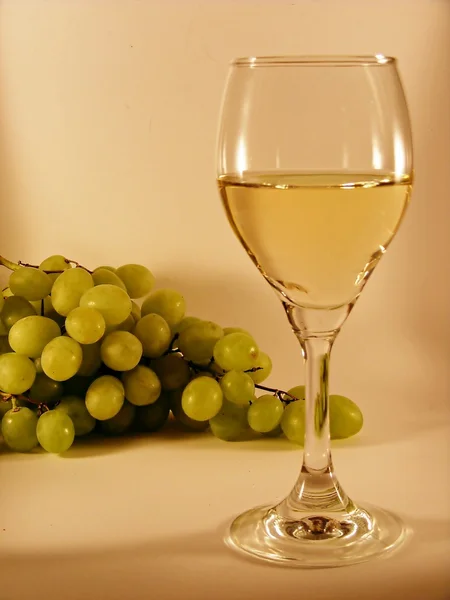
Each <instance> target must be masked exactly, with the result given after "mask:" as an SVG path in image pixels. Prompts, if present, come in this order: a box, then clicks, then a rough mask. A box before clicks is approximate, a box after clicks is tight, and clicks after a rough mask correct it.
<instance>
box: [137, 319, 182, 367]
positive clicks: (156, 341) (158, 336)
mask: <svg viewBox="0 0 450 600" xmlns="http://www.w3.org/2000/svg"><path fill="white" fill-rule="evenodd" d="M133 333H134V335H135V336H136V337H137V338H138V339H139V340H140V342H141V343H142V347H143V353H144V356H146V357H148V358H159V357H160V356H162V355H163V354H164V352H165V351H166V350H167V349H168V348H169V346H170V342H171V340H172V334H171V332H170V327H169V326H168V325H167V323H166V321H165V320H164V319H163V318H162V317H160V316H159V315H146V316H145V317H142V319H140V321H138V322H137V323H136V327H135V328H134V331H133Z"/></svg>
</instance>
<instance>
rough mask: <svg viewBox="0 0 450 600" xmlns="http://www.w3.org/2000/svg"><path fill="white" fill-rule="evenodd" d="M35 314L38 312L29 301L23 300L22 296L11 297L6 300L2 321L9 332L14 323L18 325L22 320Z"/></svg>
mask: <svg viewBox="0 0 450 600" xmlns="http://www.w3.org/2000/svg"><path fill="white" fill-rule="evenodd" d="M35 314H36V311H35V310H34V308H33V306H32V305H31V304H30V303H29V302H28V300H25V298H21V297H20V296H10V297H9V298H6V299H5V304H4V306H3V310H2V314H1V319H2V321H3V325H4V326H5V327H6V329H7V330H8V331H9V330H10V329H11V327H12V326H13V325H14V323H17V321H20V319H23V318H25V317H29V316H31V315H35Z"/></svg>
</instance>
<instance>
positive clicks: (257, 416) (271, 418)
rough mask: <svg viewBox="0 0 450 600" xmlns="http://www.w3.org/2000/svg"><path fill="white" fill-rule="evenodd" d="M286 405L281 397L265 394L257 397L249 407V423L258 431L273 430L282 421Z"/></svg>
mask: <svg viewBox="0 0 450 600" xmlns="http://www.w3.org/2000/svg"><path fill="white" fill-rule="evenodd" d="M283 413H284V405H283V403H282V402H281V400H280V399H279V398H277V397H276V396H271V395H270V394H264V395H263V396H260V397H259V398H256V400H254V401H253V402H252V405H251V406H250V408H249V409H248V415H247V418H248V424H249V425H250V427H251V428H252V429H253V431H257V432H258V433H268V432H269V431H273V430H274V429H275V428H276V427H278V425H279V424H280V423H281V419H282V417H283Z"/></svg>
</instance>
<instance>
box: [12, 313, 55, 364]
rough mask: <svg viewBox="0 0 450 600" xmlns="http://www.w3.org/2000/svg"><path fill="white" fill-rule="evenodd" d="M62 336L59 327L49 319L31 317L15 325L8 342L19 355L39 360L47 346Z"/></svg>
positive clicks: (36, 316)
mask: <svg viewBox="0 0 450 600" xmlns="http://www.w3.org/2000/svg"><path fill="white" fill-rule="evenodd" d="M60 335H61V329H60V328H59V325H58V324H57V323H55V321H52V319H49V318H48V317H39V316H38V315H31V316H30V317H25V318H23V319H20V321H17V322H16V323H14V325H13V326H12V327H11V329H10V330H9V336H8V341H9V345H10V346H11V348H12V349H13V350H14V352H17V354H25V356H29V357H30V358H39V356H41V354H42V351H43V349H44V348H45V346H46V345H47V344H48V343H49V342H50V341H51V340H52V339H53V338H55V337H58V336H60Z"/></svg>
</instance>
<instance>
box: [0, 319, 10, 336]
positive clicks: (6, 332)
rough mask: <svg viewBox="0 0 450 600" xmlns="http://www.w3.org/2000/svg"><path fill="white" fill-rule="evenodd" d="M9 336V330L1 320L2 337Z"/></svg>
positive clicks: (0, 333)
mask: <svg viewBox="0 0 450 600" xmlns="http://www.w3.org/2000/svg"><path fill="white" fill-rule="evenodd" d="M5 335H6V336H7V335H8V330H7V329H6V327H5V325H4V324H3V321H2V320H1V319H0V337H3V336H5Z"/></svg>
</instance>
